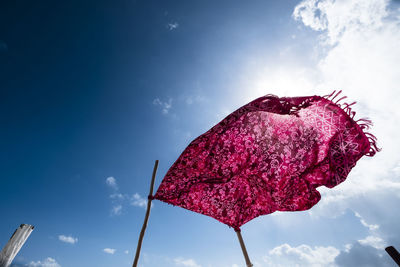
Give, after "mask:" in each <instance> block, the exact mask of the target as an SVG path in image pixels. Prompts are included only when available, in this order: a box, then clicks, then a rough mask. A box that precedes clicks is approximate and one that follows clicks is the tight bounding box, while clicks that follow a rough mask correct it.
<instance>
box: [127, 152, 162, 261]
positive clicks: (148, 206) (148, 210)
mask: <svg viewBox="0 0 400 267" xmlns="http://www.w3.org/2000/svg"><path fill="white" fill-rule="evenodd" d="M157 168H158V160H156V162H155V163H154V169H153V176H152V177H151V184H150V193H149V197H148V200H147V210H146V216H145V217H144V222H143V226H142V230H141V231H140V236H139V241H138V244H137V248H136V255H135V260H134V261H133V265H132V266H133V267H137V264H138V261H139V256H140V249H141V248H142V242H143V236H144V233H145V232H146V227H147V222H148V220H149V216H150V209H151V201H152V200H153V188H154V181H155V179H156V174H157Z"/></svg>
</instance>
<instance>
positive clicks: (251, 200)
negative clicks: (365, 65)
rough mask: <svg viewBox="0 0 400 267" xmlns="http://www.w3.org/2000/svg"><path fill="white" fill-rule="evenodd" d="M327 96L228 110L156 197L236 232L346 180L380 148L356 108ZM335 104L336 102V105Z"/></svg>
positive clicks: (310, 201)
mask: <svg viewBox="0 0 400 267" xmlns="http://www.w3.org/2000/svg"><path fill="white" fill-rule="evenodd" d="M339 94H340V91H339V92H338V93H336V94H335V92H333V93H332V94H331V95H328V96H324V97H321V96H309V97H282V98H279V97H277V96H273V95H267V96H264V97H260V98H258V99H256V100H254V101H252V102H250V103H249V104H247V105H245V106H243V107H241V108H239V109H238V110H236V111H235V112H233V113H231V114H230V115H228V116H227V117H226V118H225V119H223V120H222V121H221V122H220V123H218V124H217V125H215V126H214V127H213V128H211V129H210V130H209V131H207V132H206V133H204V134H202V135H201V136H199V137H198V138H196V139H195V140H194V141H192V142H191V143H190V144H189V146H188V147H187V148H186V149H185V150H184V151H183V153H182V154H181V155H180V157H179V158H178V159H177V160H176V162H175V163H174V164H173V165H172V167H171V168H170V169H169V170H168V172H167V174H166V176H165V177H164V179H163V181H162V183H161V185H160V187H159V188H158V190H157V193H156V195H155V196H154V198H155V199H159V200H161V201H164V202H167V203H169V204H172V205H177V206H180V207H183V208H186V209H188V210H191V211H195V212H198V213H202V214H205V215H208V216H211V217H213V218H215V219H217V220H218V221H220V222H222V223H225V224H227V225H229V226H231V227H233V228H235V229H237V230H238V229H240V228H239V227H240V226H241V225H243V224H245V223H246V222H248V221H250V220H251V219H253V218H255V217H258V216H260V215H264V214H269V213H272V212H274V211H300V210H307V209H310V208H311V207H312V206H314V205H315V204H316V203H317V202H318V201H319V200H320V198H321V195H320V193H319V192H318V191H317V190H316V188H317V187H319V186H322V185H324V186H327V187H329V188H332V187H334V186H336V185H338V184H339V183H341V182H343V181H344V180H345V179H346V177H347V175H348V174H349V172H350V170H351V169H352V168H353V167H354V166H355V165H356V162H357V161H358V160H359V159H360V158H361V157H362V156H363V155H367V156H373V155H374V154H375V153H376V151H379V149H378V148H377V147H376V138H375V137H374V136H373V135H372V134H370V133H367V132H366V131H365V130H367V129H368V128H369V126H370V125H371V121H369V120H366V119H360V120H358V121H354V115H355V112H354V111H352V109H351V107H350V106H351V105H353V104H354V103H355V102H353V103H351V104H348V103H342V104H340V103H339V102H341V101H342V100H343V99H344V98H345V97H342V98H340V99H338V100H337V101H335V98H336V97H337V96H338V95H339ZM334 101H335V102H334Z"/></svg>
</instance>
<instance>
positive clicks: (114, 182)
mask: <svg viewBox="0 0 400 267" xmlns="http://www.w3.org/2000/svg"><path fill="white" fill-rule="evenodd" d="M106 183H107V185H108V186H110V187H111V188H113V189H114V190H118V185H117V180H116V179H115V178H114V177H112V176H110V177H107V179H106Z"/></svg>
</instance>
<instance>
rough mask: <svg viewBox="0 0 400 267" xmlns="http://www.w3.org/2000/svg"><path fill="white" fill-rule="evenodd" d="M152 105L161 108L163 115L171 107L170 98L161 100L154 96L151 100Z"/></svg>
mask: <svg viewBox="0 0 400 267" xmlns="http://www.w3.org/2000/svg"><path fill="white" fill-rule="evenodd" d="M153 105H154V106H156V107H159V108H161V112H162V114H164V115H167V114H168V113H169V112H170V109H171V108H172V98H168V101H161V100H160V98H158V97H157V98H155V99H154V100H153Z"/></svg>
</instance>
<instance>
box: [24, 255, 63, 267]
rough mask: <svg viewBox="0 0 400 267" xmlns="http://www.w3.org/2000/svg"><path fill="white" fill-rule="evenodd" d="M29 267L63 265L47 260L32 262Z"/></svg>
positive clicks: (50, 259)
mask: <svg viewBox="0 0 400 267" xmlns="http://www.w3.org/2000/svg"><path fill="white" fill-rule="evenodd" d="M28 267H61V265H60V264H59V263H58V262H57V261H56V260H55V259H53V258H50V257H48V258H46V259H45V260H44V261H31V262H30V263H29V264H28Z"/></svg>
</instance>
